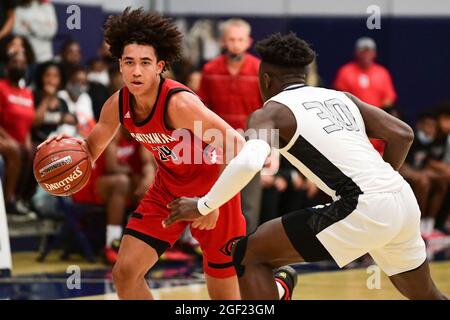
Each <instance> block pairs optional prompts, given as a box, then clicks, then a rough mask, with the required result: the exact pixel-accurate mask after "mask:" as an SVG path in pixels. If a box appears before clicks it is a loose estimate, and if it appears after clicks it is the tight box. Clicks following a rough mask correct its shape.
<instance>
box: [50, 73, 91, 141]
mask: <svg viewBox="0 0 450 320" xmlns="http://www.w3.org/2000/svg"><path fill="white" fill-rule="evenodd" d="M87 91H88V80H87V72H86V69H85V68H83V67H81V66H77V67H73V68H72V71H71V73H70V74H69V78H68V82H67V84H66V89H65V90H62V91H60V92H59V93H58V97H59V98H61V99H63V100H64V101H65V102H66V104H67V107H68V109H69V112H70V113H72V114H74V115H75V117H76V119H77V130H76V132H72V133H71V134H72V135H78V136H81V137H87V136H88V134H89V132H90V131H91V130H92V128H93V127H94V125H95V118H94V112H93V110H92V100H91V98H90V97H89V95H88V93H87Z"/></svg>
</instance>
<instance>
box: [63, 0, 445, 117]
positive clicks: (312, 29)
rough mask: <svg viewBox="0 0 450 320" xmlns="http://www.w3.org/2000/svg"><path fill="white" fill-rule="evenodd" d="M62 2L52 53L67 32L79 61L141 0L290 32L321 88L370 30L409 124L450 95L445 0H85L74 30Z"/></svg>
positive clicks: (173, 11) (181, 13)
mask: <svg viewBox="0 0 450 320" xmlns="http://www.w3.org/2000/svg"><path fill="white" fill-rule="evenodd" d="M55 2H56V1H55ZM64 2H69V1H65V0H59V1H58V3H56V4H55V6H56V9H57V14H58V18H59V19H58V20H59V21H60V25H59V32H58V36H57V37H56V39H55V49H56V51H55V52H58V50H59V47H60V45H61V43H62V42H63V41H64V40H65V39H67V38H69V37H72V38H74V39H76V40H78V41H80V42H81V44H82V48H83V55H84V58H85V60H89V59H90V58H92V57H94V56H95V55H96V50H97V48H98V46H99V45H100V42H101V29H102V25H103V23H104V21H105V19H106V17H107V16H108V15H109V14H110V13H111V12H114V11H117V10H120V9H121V8H123V7H124V6H125V5H132V6H135V7H137V6H140V5H145V7H146V8H147V9H148V8H153V9H156V10H159V11H161V12H163V13H164V14H166V15H170V16H173V17H185V18H187V21H188V23H189V24H192V23H193V22H194V21H195V20H196V19H198V18H214V19H225V18H228V17H230V16H240V17H243V18H245V19H247V20H248V21H249V22H250V23H251V24H252V26H253V37H254V39H255V40H259V39H261V38H263V37H264V36H266V35H267V34H270V33H273V32H287V31H289V30H293V31H295V32H296V33H297V34H298V35H300V36H301V37H303V38H305V39H306V40H307V41H308V42H310V43H311V44H312V45H313V47H314V49H315V50H316V51H317V53H318V67H319V73H320V76H321V77H322V80H323V85H324V86H330V85H331V83H332V81H333V78H334V76H335V74H336V71H337V69H338V68H339V67H340V66H341V65H342V64H344V63H345V62H347V61H348V60H350V59H351V58H352V55H353V45H354V41H355V40H356V39H357V38H358V37H360V36H363V35H364V36H370V37H372V38H374V39H375V40H376V42H377V45H378V52H379V56H378V61H379V62H380V63H382V64H383V65H385V66H386V67H387V68H388V69H389V70H390V71H391V73H392V75H393V79H394V84H395V87H396V89H397V92H398V96H399V100H398V105H399V107H400V108H401V111H402V112H403V114H404V116H405V118H406V120H407V121H408V122H410V123H412V122H413V121H414V120H415V118H416V116H417V114H418V113H420V112H421V111H422V110H424V109H427V108H430V107H431V106H433V105H434V104H436V103H438V102H439V101H441V100H444V99H450V41H448V40H449V39H450V1H447V0H432V1H429V2H428V3H425V2H423V1H408V0H384V1H370V0H369V1H366V0H340V1H331V0H315V1H298V0H281V1H269V0H252V1H249V0H246V1H242V0H227V1H211V0H164V1H162V0H161V1H139V0H134V1H133V0H128V1H108V2H105V1H87V0H85V1H84V4H82V5H80V7H81V8H82V10H81V12H82V16H81V26H82V28H81V30H68V29H67V28H66V26H65V21H66V19H67V17H68V14H67V13H66V8H67V6H68V4H67V3H64ZM77 2H78V3H80V2H81V3H82V2H83V1H82V0H79V1H77ZM71 3H72V1H70V4H71ZM374 4H375V5H377V6H378V8H379V9H380V13H381V28H380V29H374V30H369V29H368V28H367V26H366V22H367V18H368V16H369V15H370V13H367V8H368V6H370V5H374ZM425 4H428V5H426V6H425ZM212 12H214V14H211V13H212ZM86 30H89V32H86Z"/></svg>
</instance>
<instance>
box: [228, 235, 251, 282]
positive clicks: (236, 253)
mask: <svg viewBox="0 0 450 320" xmlns="http://www.w3.org/2000/svg"><path fill="white" fill-rule="evenodd" d="M247 240H248V236H247V237H243V238H242V239H240V240H239V241H237V242H236V243H235V244H234V245H233V248H232V249H231V256H232V257H233V265H234V268H235V269H236V274H237V276H238V277H242V276H243V275H244V272H245V266H244V265H242V264H241V263H242V260H244V257H245V251H247Z"/></svg>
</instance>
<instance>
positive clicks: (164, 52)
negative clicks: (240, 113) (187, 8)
mask: <svg viewBox="0 0 450 320" xmlns="http://www.w3.org/2000/svg"><path fill="white" fill-rule="evenodd" d="M181 39H182V35H181V34H180V32H179V31H178V30H177V29H176V27H175V26H174V25H173V24H172V23H171V22H170V21H169V20H168V19H165V18H163V17H161V16H159V15H157V14H155V13H145V12H144V11H143V10H142V9H139V10H130V9H129V8H128V9H126V10H125V11H124V12H123V14H122V15H120V16H113V17H110V18H109V19H108V21H107V23H106V26H105V40H106V41H107V43H108V44H109V45H110V51H111V53H112V54H113V56H115V57H117V58H118V59H119V62H120V70H121V72H122V76H123V79H124V83H125V86H124V87H123V88H122V89H121V90H120V91H118V92H116V93H115V94H114V95H113V96H111V97H110V98H109V99H108V101H107V102H106V103H105V105H104V106H103V108H102V112H101V115H100V120H99V122H98V123H97V124H96V126H95V127H94V129H93V130H92V132H91V133H90V135H89V136H88V138H87V139H86V140H84V141H80V143H81V144H82V145H83V146H84V147H85V149H86V150H87V152H88V154H89V155H90V157H91V158H92V161H95V160H96V159H97V158H98V157H99V156H100V154H101V153H102V152H103V150H104V149H105V148H106V146H107V145H108V144H109V142H110V141H111V139H112V138H113V136H114V135H115V133H116V132H117V130H118V129H119V126H120V125H121V124H122V125H123V126H124V127H125V128H126V129H127V130H128V131H129V132H130V134H131V135H132V136H133V137H134V138H135V139H136V140H137V141H139V142H140V143H142V144H143V145H144V146H145V147H146V148H147V149H148V150H150V151H151V152H152V153H153V154H154V156H155V158H156V159H157V162H158V170H157V173H156V175H155V179H154V182H153V185H152V186H151V188H150V189H149V190H148V192H147V193H146V196H145V197H144V198H143V199H142V201H141V202H140V204H139V206H138V208H137V209H136V212H135V213H134V214H132V216H131V217H130V219H129V221H128V225H127V228H126V229H125V231H124V236H123V238H122V242H121V245H120V250H119V256H118V260H117V263H116V264H115V266H114V269H113V279H114V284H115V286H116V289H117V293H118V296H119V298H121V299H152V294H151V292H150V289H149V287H148V285H147V283H146V281H145V279H144V276H145V274H146V273H147V271H148V270H149V269H150V268H151V267H152V266H153V265H154V264H155V263H156V262H157V261H158V258H159V256H160V255H161V254H162V253H163V252H164V251H165V250H166V249H168V248H169V247H170V246H171V245H172V244H173V243H174V242H175V241H176V240H177V239H178V238H179V236H180V235H181V233H182V232H183V231H184V229H185V228H186V227H187V226H190V227H191V232H192V235H193V236H194V237H195V238H196V239H197V240H198V241H199V243H200V245H201V248H202V251H203V266H204V271H205V274H206V275H205V277H206V284H207V287H208V292H209V295H210V297H211V298H212V299H239V298H240V294H239V288H238V282H237V277H236V273H235V270H234V267H233V265H232V259H231V250H230V248H231V246H232V243H233V242H234V241H235V240H236V239H238V238H240V237H242V236H244V235H245V219H244V217H243V215H242V213H241V209H240V198H239V195H238V196H236V197H234V198H233V199H231V200H230V201H229V202H228V203H226V204H225V205H223V206H222V207H221V208H220V209H219V211H221V212H222V214H220V215H219V214H218V211H216V212H215V213H213V214H210V215H208V216H206V217H205V218H200V219H197V220H195V221H194V222H192V223H185V224H176V225H174V226H173V227H170V228H164V227H163V226H162V221H163V220H164V219H165V218H167V216H168V215H169V212H170V211H169V209H168V208H167V204H168V203H170V202H171V201H172V200H174V199H175V198H177V197H180V196H202V195H204V194H206V192H207V191H208V190H209V189H210V188H211V187H212V185H213V184H214V182H215V181H216V179H217V177H218V176H219V173H220V171H221V165H219V164H217V163H216V164H214V163H211V162H214V157H212V158H211V159H210V160H211V161H210V162H209V164H208V161H202V163H201V164H191V163H192V162H193V161H194V158H191V161H192V162H191V163H186V161H185V160H184V159H185V158H186V156H187V154H186V150H188V151H187V152H190V153H192V155H194V154H195V152H198V151H200V154H201V155H202V156H203V154H204V153H206V152H207V151H208V150H210V149H215V150H223V153H224V154H225V153H229V154H230V156H229V157H228V158H229V159H231V158H233V156H234V155H235V150H234V149H236V152H237V151H238V150H240V148H241V146H242V145H243V144H244V139H243V138H242V137H241V136H240V135H239V134H238V133H237V132H236V131H234V129H232V128H231V127H230V126H229V125H228V124H227V123H226V122H225V121H224V120H222V119H221V118H220V117H219V116H217V115H216V114H215V113H213V112H212V111H210V110H209V109H208V108H206V107H205V106H204V105H203V103H202V102H201V101H200V99H199V98H198V97H197V96H196V95H195V94H193V93H192V91H190V90H189V89H188V88H187V87H185V86H183V85H182V84H180V83H178V82H176V81H172V80H168V79H164V78H163V77H162V73H163V72H164V71H165V70H166V69H167V67H169V66H170V64H171V63H172V62H173V61H174V60H175V59H176V58H177V57H178V56H179V55H180V53H181ZM195 121H198V122H200V123H201V132H199V134H198V136H195V135H194V134H193V132H194V122H195ZM209 129H215V130H216V132H217V130H218V131H220V133H221V137H223V138H220V137H219V135H217V136H216V137H215V138H214V139H212V141H209V139H204V140H203V141H202V140H201V138H202V137H203V136H204V132H205V131H207V130H209ZM227 132H228V135H227ZM174 133H175V134H174ZM177 133H181V134H182V135H183V136H184V138H179V139H177V138H175V137H176V136H177ZM186 133H187V134H188V137H187V138H186ZM227 136H228V137H229V139H227V140H228V141H225V137H227ZM61 138H63V137H61V136H60V137H58V138H57V139H61ZM49 141H51V140H48V141H47V143H48V142H49ZM209 145H210V146H211V147H208V148H206V147H207V146H209ZM180 146H183V148H182V149H183V150H184V151H185V152H184V153H183V151H180V152H179V153H177V152H175V150H177V147H178V149H180V148H179V147H180ZM196 148H197V149H198V150H195V149H196ZM180 159H181V160H182V161H181V162H180Z"/></svg>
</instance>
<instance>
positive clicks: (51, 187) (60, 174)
mask: <svg viewBox="0 0 450 320" xmlns="http://www.w3.org/2000/svg"><path fill="white" fill-rule="evenodd" d="M33 170H34V177H35V178H36V181H37V182H38V183H39V185H40V186H41V187H42V188H43V189H44V190H45V191H47V192H48V193H50V194H53V195H55V196H68V195H71V194H74V193H76V192H78V191H79V190H81V189H82V188H83V187H84V186H85V185H86V183H87V182H88V180H89V177H90V175H91V170H92V168H91V163H90V160H89V157H88V154H87V153H86V152H85V151H84V150H83V148H82V147H81V145H80V144H79V143H78V142H77V141H76V140H75V139H71V138H65V139H61V140H60V141H52V142H50V143H49V144H45V145H43V146H42V147H41V148H40V149H39V150H38V151H37V153H36V156H35V158H34V163H33Z"/></svg>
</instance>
